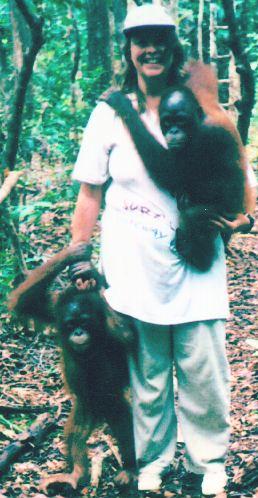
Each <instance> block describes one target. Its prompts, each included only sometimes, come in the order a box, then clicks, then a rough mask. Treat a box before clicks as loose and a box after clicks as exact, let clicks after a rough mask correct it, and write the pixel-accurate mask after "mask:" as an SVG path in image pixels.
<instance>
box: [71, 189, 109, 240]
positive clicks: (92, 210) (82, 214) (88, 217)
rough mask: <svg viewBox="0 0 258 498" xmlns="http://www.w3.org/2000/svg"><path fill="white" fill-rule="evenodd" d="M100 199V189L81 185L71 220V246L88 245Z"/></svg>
mask: <svg viewBox="0 0 258 498" xmlns="http://www.w3.org/2000/svg"><path fill="white" fill-rule="evenodd" d="M101 199H102V187H101V186H100V185H90V184H89V183H82V184H81V188H80V191H79V195H78V199H77V203H76V207H75V211H74V214H73V218H72V224H71V232H72V244H78V243H80V242H87V243H89V241H90V237H91V235H92V231H93V229H94V226H95V224H96V221H97V218H98V214H99V211H100V206H101Z"/></svg>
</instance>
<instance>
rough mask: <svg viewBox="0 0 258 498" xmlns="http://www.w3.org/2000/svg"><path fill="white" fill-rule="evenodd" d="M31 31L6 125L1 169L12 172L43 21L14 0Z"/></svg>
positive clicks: (23, 3) (18, 0)
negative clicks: (29, 41) (28, 46)
mask: <svg viewBox="0 0 258 498" xmlns="http://www.w3.org/2000/svg"><path fill="white" fill-rule="evenodd" d="M15 1H16V4H17V6H18V7H19V9H20V11H21V13H22V15H23V16H24V19H25V21H26V23H27V25H28V27H29V28H30V31H31V40H32V41H31V46H30V48H29V50H28V51H27V52H26V54H25V55H24V57H23V64H22V67H21V70H20V72H19V75H18V79H17V89H16V92H15V95H14V99H13V105H12V110H11V116H10V119H9V122H8V124H7V140H6V147H5V151H4V154H3V159H2V165H3V168H6V169H8V170H11V171H12V170H13V169H14V166H15V159H16V154H17V150H18V143H19V136H20V130H21V123H22V113H23V108H24V104H25V97H26V91H27V87H28V84H29V81H30V78H31V75H32V71H33V65H34V62H35V59H36V56H37V53H38V51H39V50H40V48H41V46H42V44H43V35H42V26H43V19H42V18H38V17H36V16H34V15H33V14H32V13H31V12H30V11H29V9H28V6H27V4H26V2H25V0H15Z"/></svg>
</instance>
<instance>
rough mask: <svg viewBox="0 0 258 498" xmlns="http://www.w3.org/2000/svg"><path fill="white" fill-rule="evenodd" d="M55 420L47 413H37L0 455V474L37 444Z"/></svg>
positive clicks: (52, 426)
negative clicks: (31, 421)
mask: <svg viewBox="0 0 258 498" xmlns="http://www.w3.org/2000/svg"><path fill="white" fill-rule="evenodd" d="M56 425H57V424H56V420H55V419H54V418H53V417H52V416H51V415H50V414H49V413H44V414H43V415H39V416H38V417H37V419H36V420H35V422H34V423H33V424H32V425H31V426H30V427H29V428H28V429H27V430H26V431H24V432H22V433H21V434H20V435H19V436H18V438H17V440H16V441H14V442H13V443H11V444H8V446H6V448H5V449H4V451H3V452H2V454H1V455H0V476H1V475H2V474H3V472H4V471H6V470H7V469H8V468H9V466H10V464H11V463H12V462H13V461H15V460H16V458H17V457H19V455H21V454H23V453H26V452H27V451H30V450H31V449H32V448H34V447H35V446H39V445H40V443H41V441H42V440H43V439H44V437H45V436H46V435H47V434H48V432H50V431H51V430H53V429H54V428H55V426H56Z"/></svg>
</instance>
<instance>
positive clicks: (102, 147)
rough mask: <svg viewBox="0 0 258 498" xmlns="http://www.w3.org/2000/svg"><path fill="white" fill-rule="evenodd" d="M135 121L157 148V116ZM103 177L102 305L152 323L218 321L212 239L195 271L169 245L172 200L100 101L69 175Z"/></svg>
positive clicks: (223, 305) (222, 289)
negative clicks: (209, 260) (202, 267)
mask: <svg viewBox="0 0 258 498" xmlns="http://www.w3.org/2000/svg"><path fill="white" fill-rule="evenodd" d="M141 117H142V119H143V120H144V122H145V123H146V125H147V126H148V128H149V129H150V131H152V133H153V134H154V135H155V136H156V138H157V139H158V140H159V141H160V142H161V143H163V144H164V138H163V136H162V133H161V130H160V127H159V123H158V120H157V117H156V116H155V115H154V114H152V113H150V112H148V113H147V112H145V113H144V114H142V115H141ZM109 177H111V178H112V183H111V185H110V186H109V188H108V190H107V193H106V205H105V210H104V213H103V216H102V222H101V223H102V230H101V266H102V269H103V272H104V274H105V277H106V280H107V283H108V286H109V287H108V289H107V290H106V299H107V301H108V302H109V304H110V306H111V307H112V308H113V309H115V310H116V311H120V312H121V313H125V314H127V315H130V316H133V317H135V318H138V319H140V320H143V321H145V322H149V323H154V324H160V325H168V324H171V325H172V324H178V323H185V322H192V321H200V320H209V319H219V318H226V317H227V316H228V313H229V309H228V295H227V284H226V265H225V254H224V246H223V243H222V240H221V238H220V236H218V238H217V240H216V244H217V257H216V259H215V260H214V262H213V265H212V267H211V268H210V270H209V271H207V272H199V271H198V270H195V269H194V268H192V267H191V266H189V265H187V264H186V263H185V262H184V260H183V259H182V258H181V257H180V256H179V255H178V253H177V251H176V249H175V245H174V242H175V230H176V228H177V226H178V210H177V204H176V200H175V199H174V198H172V197H171V196H169V195H168V194H166V193H165V192H163V191H161V190H160V189H158V188H157V187H156V186H155V184H154V183H153V181H152V180H151V179H150V177H149V176H148V173H147V171H146V169H145V167H144V165H143V163H142V161H141V159H140V157H139V155H138V153H137V151H136V149H135V147H134V144H133V142H132V140H131V138H130V135H129V133H128V131H127V129H126V128H125V126H124V125H123V123H122V121H121V119H120V118H119V117H118V116H117V115H116V114H115V112H114V111H113V109H111V108H110V107H109V106H108V105H107V104H106V103H104V102H101V103H99V104H98V105H97V107H96V108H95V110H94V111H93V113H92V115H91V117H90V120H89V122H88V125H87V127H86V129H85V132H84V136H83V141H82V145H81V149H80V152H79V155H78V159H77V162H76V165H75V168H74V171H73V178H74V179H76V180H79V181H80V182H86V183H90V184H95V185H101V184H103V183H104V182H105V181H106V180H107V179H108V178H109ZM171 241H172V250H171V249H170V244H171Z"/></svg>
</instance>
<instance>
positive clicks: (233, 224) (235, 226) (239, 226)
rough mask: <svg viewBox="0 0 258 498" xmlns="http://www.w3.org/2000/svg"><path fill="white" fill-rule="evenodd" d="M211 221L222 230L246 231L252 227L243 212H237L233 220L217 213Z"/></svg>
mask: <svg viewBox="0 0 258 498" xmlns="http://www.w3.org/2000/svg"><path fill="white" fill-rule="evenodd" d="M211 223H212V224H213V225H216V226H217V227H219V229H220V230H221V231H222V232H232V233H233V232H242V233H248V232H250V230H251V228H252V226H251V222H250V219H249V218H248V216H247V215H246V214H244V213H239V214H238V215H237V216H236V218H234V219H233V220H230V219H228V218H225V217H224V216H219V215H218V216H216V217H214V219H212V220H211Z"/></svg>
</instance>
